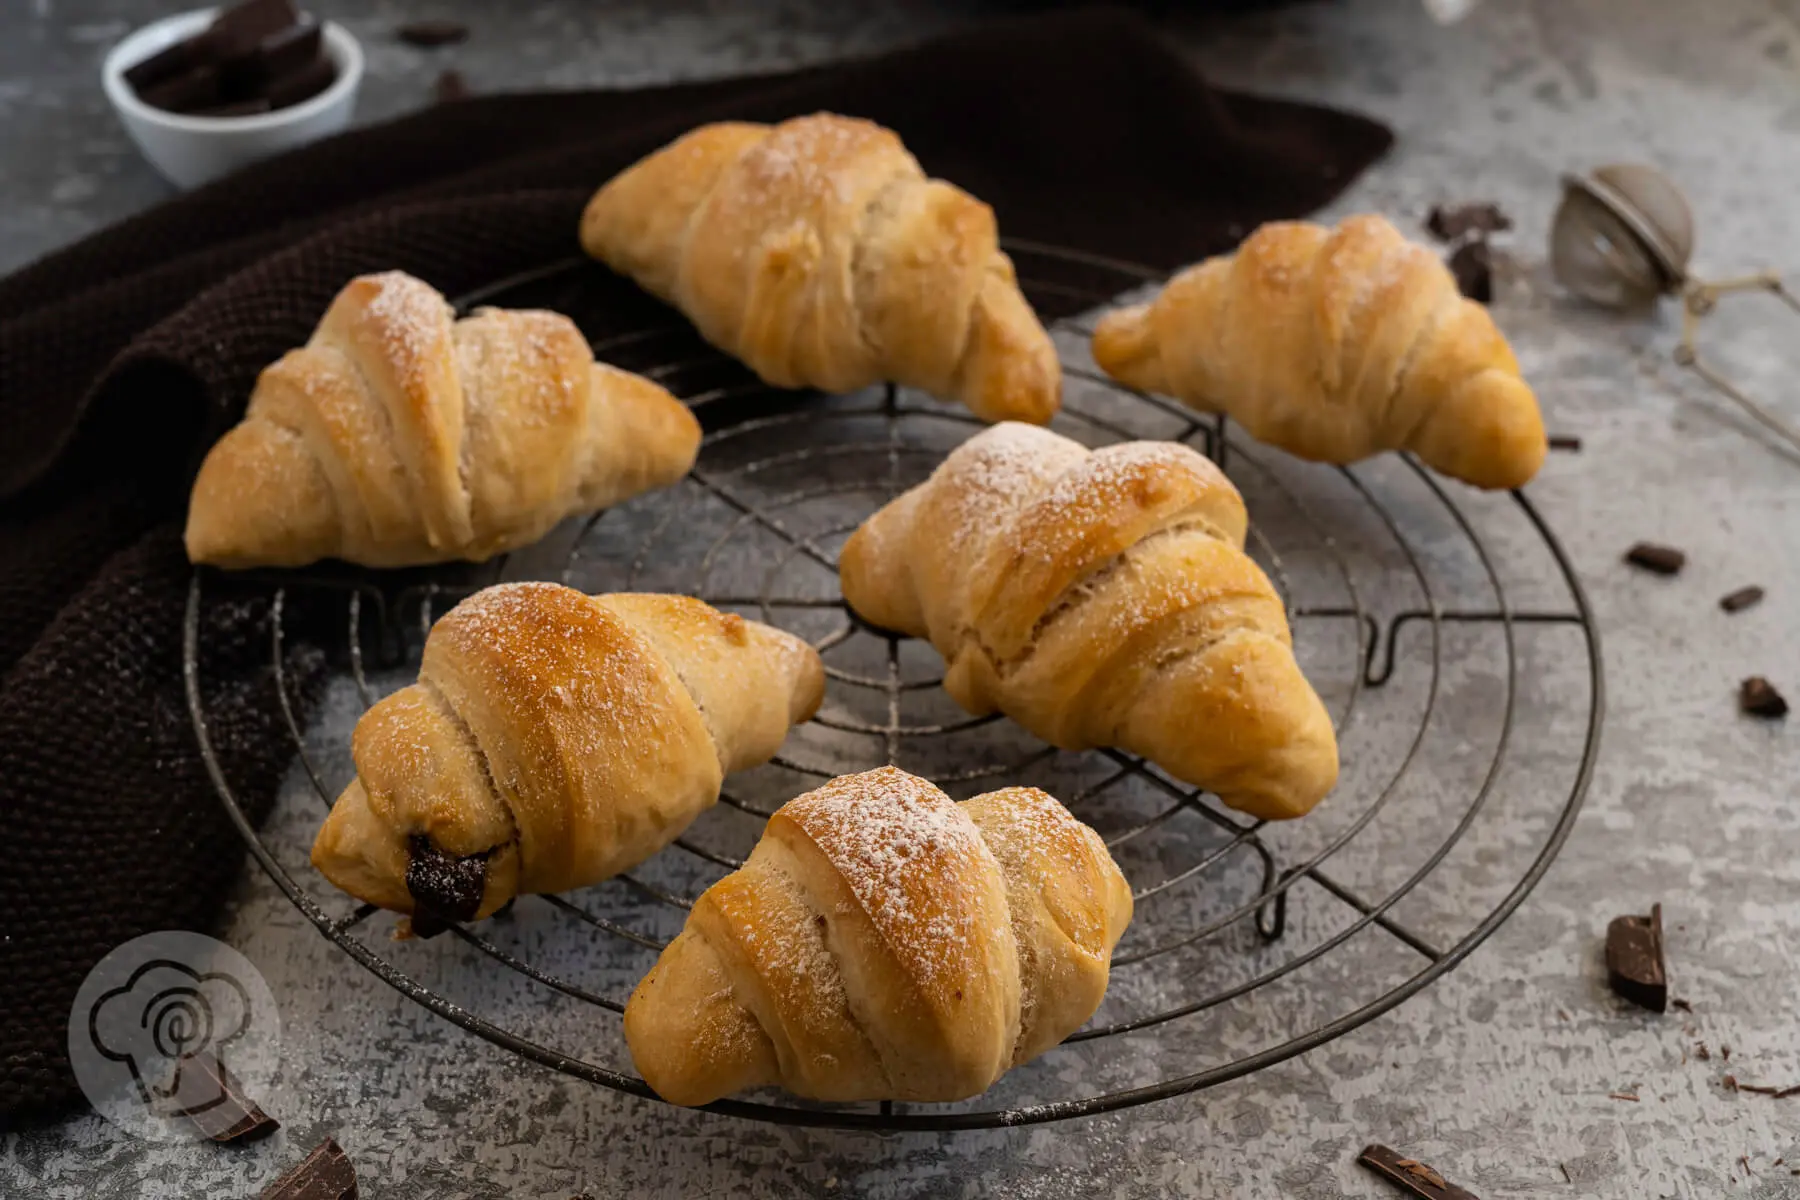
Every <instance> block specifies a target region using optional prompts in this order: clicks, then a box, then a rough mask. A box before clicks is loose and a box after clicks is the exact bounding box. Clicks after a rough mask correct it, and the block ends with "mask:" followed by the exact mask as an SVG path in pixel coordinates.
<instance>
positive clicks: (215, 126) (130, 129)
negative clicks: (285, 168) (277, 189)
mask: <svg viewBox="0 0 1800 1200" xmlns="http://www.w3.org/2000/svg"><path fill="white" fill-rule="evenodd" d="M217 11H218V10H217V9H213V8H202V9H195V10H194V11H193V12H185V13H179V14H177V15H175V16H172V17H164V18H163V19H162V20H160V21H153V22H151V23H150V24H148V25H146V26H144V27H143V28H142V29H140V30H138V31H137V32H136V33H133V34H131V35H129V36H128V37H126V39H125V40H124V41H122V42H120V43H119V44H118V45H117V46H114V47H113V48H112V52H111V53H110V54H108V55H107V56H106V62H105V64H104V65H102V67H101V68H100V80H101V83H102V85H103V86H104V87H105V88H106V98H107V99H108V100H110V101H111V102H112V106H113V110H114V111H115V112H117V113H118V114H119V120H120V121H121V122H123V123H124V125H125V131H126V132H127V133H129V134H130V135H131V140H132V141H134V142H136V143H137V148H138V149H139V150H141V151H143V154H144V157H145V158H147V159H149V160H150V164H151V165H152V166H154V167H155V168H156V169H157V170H158V171H161V172H162V173H163V175H164V176H166V177H167V178H168V180H169V181H170V182H171V183H173V184H175V185H176V186H177V187H184V188H191V187H198V186H200V185H201V184H203V183H208V182H211V181H212V180H214V179H217V178H219V177H220V176H221V175H228V174H230V173H231V172H232V171H235V170H237V169H238V168H239V167H242V166H245V165H247V164H249V163H253V162H255V161H256V160H258V159H261V158H268V157H269V156H271V155H274V154H280V153H281V152H282V151H284V150H292V149H294V148H295V147H296V146H302V145H305V144H306V143H307V142H311V141H316V140H317V139H319V138H322V137H328V136H330V135H331V134H334V133H337V132H338V131H339V130H341V129H343V128H344V127H345V126H346V125H348V124H349V123H350V114H351V113H352V112H354V111H355V108H356V91H357V88H359V87H360V86H361V85H362V75H363V55H362V47H360V46H358V45H357V44H356V39H355V38H353V37H351V36H350V34H349V32H348V31H347V30H345V29H344V28H343V27H342V26H340V25H336V24H333V23H332V22H330V21H327V22H325V28H324V30H323V34H324V46H325V54H326V55H327V56H328V57H329V58H330V59H331V61H332V63H333V64H334V65H336V67H337V78H336V79H334V80H333V81H332V83H331V86H330V87H328V88H326V89H325V90H324V91H322V92H320V93H319V94H318V95H316V96H314V97H313V98H312V99H310V100H306V101H303V102H301V103H299V104H296V105H293V106H292V107H291V108H283V109H277V110H276V111H274V112H266V113H255V114H253V115H251V116H245V117H191V116H186V115H184V114H182V113H171V112H164V111H162V110H161V109H160V108H152V107H151V106H150V105H148V104H145V103H144V102H143V101H142V100H139V99H138V97H137V93H136V92H134V91H132V90H131V85H130V84H129V83H126V82H125V72H126V71H127V70H128V69H130V68H131V67H134V66H136V65H137V64H138V63H140V62H142V61H143V60H144V59H146V58H149V57H150V56H151V55H152V54H155V53H156V52H157V51H159V50H162V49H163V48H164V47H167V46H171V45H174V44H175V43H176V42H179V41H180V40H182V39H183V38H185V37H188V36H190V35H192V34H196V33H199V32H200V31H201V30H202V29H205V28H206V26H207V25H208V24H210V23H211V22H212V19H213V16H214V14H215V13H217Z"/></svg>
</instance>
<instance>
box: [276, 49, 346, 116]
mask: <svg viewBox="0 0 1800 1200" xmlns="http://www.w3.org/2000/svg"><path fill="white" fill-rule="evenodd" d="M336 79H337V66H336V64H334V63H333V62H332V61H331V60H330V59H329V58H326V57H325V56H324V55H323V54H321V55H319V56H318V57H317V58H315V59H313V60H312V61H311V62H309V63H307V64H306V65H305V66H303V67H301V68H300V69H299V70H298V71H295V72H293V73H292V74H290V75H285V76H283V77H282V78H280V79H277V80H274V81H272V82H271V83H270V84H269V104H270V106H271V107H274V108H292V107H293V106H294V105H296V104H300V103H302V102H304V101H307V100H311V99H312V98H313V97H314V96H316V95H318V94H319V93H320V92H322V91H324V90H325V89H326V88H328V87H330V86H331V85H332V83H333V81H335V80H336Z"/></svg>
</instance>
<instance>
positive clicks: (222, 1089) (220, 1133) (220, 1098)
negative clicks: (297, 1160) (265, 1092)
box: [164, 1050, 281, 1143]
mask: <svg viewBox="0 0 1800 1200" xmlns="http://www.w3.org/2000/svg"><path fill="white" fill-rule="evenodd" d="M173 1076H174V1078H173V1079H171V1080H169V1081H168V1083H167V1084H166V1085H165V1088H164V1090H165V1091H166V1092H167V1093H168V1094H169V1095H171V1096H172V1097H173V1098H174V1101H175V1104H176V1105H177V1106H178V1107H177V1111H178V1112H179V1113H180V1114H181V1115H182V1116H184V1117H186V1118H187V1119H188V1121H189V1122H190V1123H192V1124H193V1126H194V1127H195V1128H196V1129H198V1130H199V1131H200V1132H201V1133H203V1134H205V1135H206V1136H207V1137H209V1138H211V1139H212V1140H213V1141H215V1142H219V1143H228V1142H254V1141H256V1140H257V1139H258V1138H265V1137H268V1136H269V1135H270V1134H271V1133H274V1132H275V1131H276V1130H277V1129H280V1128H281V1124H280V1122H278V1121H276V1120H275V1118H273V1117H271V1116H269V1114H268V1113H265V1112H264V1111H263V1110H262V1109H261V1108H260V1107H259V1106H258V1105H257V1103H256V1101H254V1100H252V1099H250V1098H249V1097H248V1096H246V1095H244V1093H243V1089H242V1088H240V1087H239V1086H238V1081H237V1080H236V1079H234V1078H232V1075H231V1072H230V1071H228V1070H226V1069H225V1064H224V1063H222V1062H220V1061H219V1060H218V1059H217V1058H216V1057H214V1055H213V1054H212V1053H211V1052H210V1051H205V1050H202V1051H200V1052H199V1053H197V1054H188V1055H183V1056H182V1057H181V1058H180V1059H179V1060H177V1061H176V1063H175V1067H174V1070H173Z"/></svg>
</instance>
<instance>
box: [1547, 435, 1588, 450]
mask: <svg viewBox="0 0 1800 1200" xmlns="http://www.w3.org/2000/svg"><path fill="white" fill-rule="evenodd" d="M1550 448H1551V449H1552V450H1567V451H1568V452H1569V453H1571V454H1580V453H1581V439H1580V438H1578V437H1576V436H1575V435H1574V434H1572V433H1553V434H1551V435H1550Z"/></svg>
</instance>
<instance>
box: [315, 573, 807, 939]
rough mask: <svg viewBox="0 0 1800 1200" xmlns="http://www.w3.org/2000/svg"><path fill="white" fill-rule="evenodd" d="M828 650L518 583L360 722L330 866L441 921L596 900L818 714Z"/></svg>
mask: <svg viewBox="0 0 1800 1200" xmlns="http://www.w3.org/2000/svg"><path fill="white" fill-rule="evenodd" d="M823 690H824V672H823V668H822V667H821V665H820V662H819V658H818V655H817V654H816V653H815V652H814V651H813V649H812V647H810V646H808V645H807V644H806V643H805V642H802V641H801V640H800V639H798V638H796V637H794V636H793V635H791V634H788V633H784V632H782V631H780V630H777V629H773V628H770V627H769V626H766V625H762V624H759V623H757V622H755V621H747V620H745V619H744V618H742V617H739V616H737V615H735V614H732V613H722V612H719V611H718V610H717V609H714V608H712V607H710V606H709V605H706V604H704V603H702V602H701V601H699V600H694V599H691V598H689V597H686V596H666V595H656V594H612V595H603V596H588V595H584V594H583V593H581V592H578V591H575V590H574V589H572V588H566V587H562V586H560V585H558V584H550V583H519V584H501V585H498V586H496V587H491V588H487V589H485V590H483V591H481V592H478V593H476V594H475V595H474V596H472V597H470V598H469V599H467V600H464V601H463V602H462V603H461V604H458V605H457V606H456V607H455V608H453V609H451V610H450V611H449V612H448V613H446V614H445V615H444V616H443V617H442V618H441V619H440V620H439V621H438V622H437V624H436V625H434V626H433V627H432V630H431V634H430V636H429V637H428V638H427V639H426V642H425V653H424V659H423V662H422V663H421V665H420V668H419V681H418V682H417V683H415V684H412V685H410V686H408V687H404V688H401V689H400V690H399V691H397V692H395V693H393V694H392V695H389V696H387V697H386V698H384V699H382V700H381V701H380V702H378V703H377V704H375V705H374V706H373V707H372V708H370V709H369V711H368V712H367V713H365V714H364V715H363V717H362V719H361V720H360V721H359V722H358V723H357V726H356V732H355V736H354V741H353V745H352V752H353V754H354V757H355V760H356V770H357V777H356V779H355V780H353V781H352V782H351V783H350V785H349V786H348V787H347V788H345V789H344V792H343V794H342V795H341V796H340V797H339V798H338V801H337V803H336V804H335V805H334V806H333V807H332V810H331V814H330V816H329V817H327V818H326V821H325V824H324V826H323V827H322V828H321V829H320V831H319V834H318V837H317V839H316V841H315V842H314V845H313V851H312V860H313V864H314V865H315V866H316V867H318V868H319V870H320V871H321V872H323V873H324V874H325V876H326V878H328V879H330V880H331V882H332V883H334V884H336V885H337V886H338V887H340V888H342V889H343V890H344V891H346V892H349V893H350V894H352V895H354V896H356V897H357V898H358V899H361V900H364V901H367V902H368V903H371V904H377V905H380V906H381V907H383V908H389V909H393V910H396V911H399V912H407V913H417V912H419V911H420V910H421V909H424V910H429V911H430V913H431V914H432V915H433V916H434V917H435V918H436V919H440V920H467V919H472V918H475V917H481V916H487V915H488V914H490V913H492V912H493V911H494V910H495V909H497V908H499V907H500V906H501V905H502V904H505V903H506V902H507V901H508V900H510V899H511V898H512V897H513V896H515V895H519V894H522V893H529V892H560V891H566V890H568V889H571V888H577V887H585V886H587V885H589V884H592V883H597V882H599V881H600V880H602V879H605V878H608V877H609V876H612V875H615V874H617V873H618V872H620V871H624V870H628V869H630V868H631V867H632V866H635V865H636V864H637V863H640V862H642V861H643V860H644V859H646V858H648V857H649V856H650V855H652V854H654V853H656V852H657V851H658V850H660V849H662V848H663V847H664V846H665V845H667V844H668V843H669V842H670V841H672V840H674V838H676V837H677V836H679V835H680V833H681V831H682V830H683V829H685V828H686V827H687V825H688V824H689V823H690V822H691V821H692V820H693V819H694V817H696V816H698V815H699V814H700V812H702V811H703V810H705V809H706V808H708V807H710V806H711V805H712V804H713V802H714V801H715V800H717V798H718V795H719V787H720V783H721V781H722V779H723V777H724V776H725V775H726V774H727V773H728V772H731V771H735V770H742V769H744V768H746V767H750V766H754V765H755V764H757V763H761V762H765V761H767V760H768V759H769V758H770V756H772V755H773V754H774V753H775V751H776V750H777V748H778V747H779V746H780V745H781V742H782V739H783V738H784V737H785V736H786V735H787V731H788V728H789V727H790V726H791V725H792V724H795V723H797V722H800V721H804V720H806V719H807V718H808V717H810V716H811V715H812V713H813V712H814V711H815V710H816V709H817V708H818V705H819V701H820V698H821V696H822V694H823Z"/></svg>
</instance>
